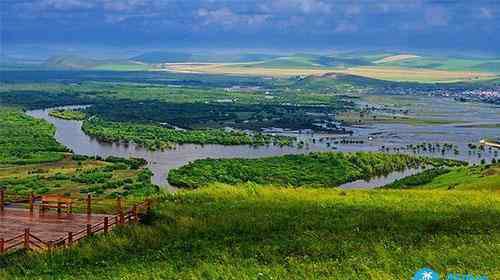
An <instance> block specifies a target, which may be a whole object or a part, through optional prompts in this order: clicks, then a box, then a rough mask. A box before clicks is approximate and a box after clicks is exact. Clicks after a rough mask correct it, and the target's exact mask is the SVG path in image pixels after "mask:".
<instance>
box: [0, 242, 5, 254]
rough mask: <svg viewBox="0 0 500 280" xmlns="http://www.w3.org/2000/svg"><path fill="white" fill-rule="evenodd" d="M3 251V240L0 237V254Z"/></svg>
mask: <svg viewBox="0 0 500 280" xmlns="http://www.w3.org/2000/svg"><path fill="white" fill-rule="evenodd" d="M4 252H5V241H4V239H3V238H0V255H1V254H3V253H4Z"/></svg>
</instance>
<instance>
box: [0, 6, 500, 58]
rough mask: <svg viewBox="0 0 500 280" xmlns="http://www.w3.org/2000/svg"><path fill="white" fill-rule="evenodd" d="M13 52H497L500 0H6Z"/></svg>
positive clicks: (6, 46)
mask: <svg viewBox="0 0 500 280" xmlns="http://www.w3.org/2000/svg"><path fill="white" fill-rule="evenodd" d="M1 5H2V7H1V11H0V13H1V17H2V18H1V20H2V26H1V37H2V49H3V50H4V52H6V53H10V52H16V51H17V52H19V51H21V50H25V51H30V50H79V49H85V48H88V49H94V50H95V49H99V48H103V49H107V50H112V49H121V50H134V51H137V50H140V49H164V48H172V49H204V48H207V49H216V48H219V49H241V48H245V49H274V50H290V51H291V50H307V49H317V50H332V49H347V48H353V49H371V48H386V49H401V50H405V49H408V50H412V49H429V50H456V51H467V52H486V53H487V52H489V53H492V52H493V53H499V52H500V48H499V47H498V46H499V45H500V30H499V29H500V1H498V0H479V1H478V0H475V1H472V0H470V1H443V0H442V1H423V0H364V1H356V0H354V1H347V0H342V1H335V0H330V1H327V0H256V1H245V0H239V1H220V0H184V1H175V0H31V1H27V0H15V1H14V0H2V4H1Z"/></svg>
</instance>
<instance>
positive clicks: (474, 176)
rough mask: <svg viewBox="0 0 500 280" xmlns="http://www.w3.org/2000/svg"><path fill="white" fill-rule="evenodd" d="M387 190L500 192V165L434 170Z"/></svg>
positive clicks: (410, 178)
mask: <svg viewBox="0 0 500 280" xmlns="http://www.w3.org/2000/svg"><path fill="white" fill-rule="evenodd" d="M386 188H394V189H399V188H402V189H407V188H418V189H441V190H451V189H453V190H492V191H500V164H491V165H480V166H471V167H459V168H453V169H432V170H428V171H426V172H423V173H421V174H417V175H414V176H410V177H407V178H404V179H401V180H399V181H396V182H394V183H392V184H390V185H388V186H386Z"/></svg>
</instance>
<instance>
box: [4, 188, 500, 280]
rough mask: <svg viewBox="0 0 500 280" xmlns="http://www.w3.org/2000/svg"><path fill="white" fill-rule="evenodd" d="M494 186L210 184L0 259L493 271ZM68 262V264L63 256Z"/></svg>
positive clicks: (240, 273)
mask: <svg viewBox="0 0 500 280" xmlns="http://www.w3.org/2000/svg"><path fill="white" fill-rule="evenodd" d="M499 215H500V195H499V193H498V192H487V193H485V192H478V191H442V190H418V191H416V190H409V191H404V192H402V191H380V190H378V191H341V190H332V189H311V188H308V189H302V188H301V189H283V188H273V187H260V186H258V185H254V184H247V185H243V186H234V187H230V186H224V185H213V186H211V187H207V188H203V189H200V190H198V191H194V192H193V191H185V192H178V193H176V194H171V195H168V196H166V197H165V198H164V202H162V203H160V204H157V207H156V209H155V215H154V219H152V221H150V222H149V224H148V225H142V226H134V227H129V228H124V229H122V230H119V231H116V232H113V233H112V234H110V235H108V236H99V237H95V238H93V239H90V240H88V241H85V242H82V243H80V244H79V245H77V246H75V247H72V248H69V249H63V250H58V251H55V252H51V253H42V254H34V253H28V254H24V253H18V254H15V255H11V256H7V257H0V268H1V269H0V278H3V279H34V278H36V279H51V280H52V279H74V278H83V279H135V278H140V279H410V278H411V277H412V276H413V274H414V273H415V271H416V270H418V269H420V268H422V267H431V268H433V269H434V270H436V271H439V272H440V273H441V276H442V277H445V273H447V272H455V273H464V274H465V273H472V274H474V275H485V276H488V277H489V278H488V279H498V278H499V277H500V270H499V268H500V259H498V258H495V257H493V256H497V255H499V254H500V245H499V244H500V233H499V232H500V221H499V220H498V219H497V217H498V216H499ZM68 264H71V265H68Z"/></svg>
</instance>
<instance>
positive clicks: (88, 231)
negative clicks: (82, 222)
mask: <svg viewBox="0 0 500 280" xmlns="http://www.w3.org/2000/svg"><path fill="white" fill-rule="evenodd" d="M91 235H92V225H91V224H87V236H91Z"/></svg>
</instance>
